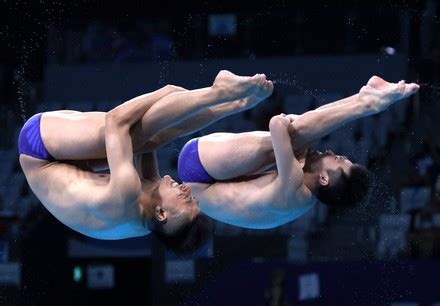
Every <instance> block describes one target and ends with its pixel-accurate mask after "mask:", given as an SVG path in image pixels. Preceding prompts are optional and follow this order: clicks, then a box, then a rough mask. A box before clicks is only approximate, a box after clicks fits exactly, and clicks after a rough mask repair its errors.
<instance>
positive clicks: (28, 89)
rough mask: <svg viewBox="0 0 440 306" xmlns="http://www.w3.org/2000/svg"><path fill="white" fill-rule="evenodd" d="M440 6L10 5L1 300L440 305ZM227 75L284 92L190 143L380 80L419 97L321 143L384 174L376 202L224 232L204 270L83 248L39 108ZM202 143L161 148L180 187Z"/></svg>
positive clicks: (156, 252)
mask: <svg viewBox="0 0 440 306" xmlns="http://www.w3.org/2000/svg"><path fill="white" fill-rule="evenodd" d="M134 3H135V4H134ZM439 6H440V4H439V3H438V1H437V0H420V1H412V2H406V1H396V2H393V1H370V2H369V3H368V4H363V3H361V2H357V1H355V2H353V3H350V4H343V3H342V2H341V1H337V2H336V1H335V2H331V1H328V2H323V1H321V2H314V1H308V2H298V1H262V0H255V1H253V2H247V1H219V2H211V1H191V2H172V1H168V0H161V1H158V2H141V1H136V2H128V1H127V3H126V2H123V3H119V2H118V3H115V4H110V1H106V2H105V1H72V3H68V2H65V3H64V2H63V1H59V2H58V1H42V0H41V1H20V2H14V1H6V0H5V1H2V2H1V3H0V16H1V18H0V135H1V137H0V305H104V304H107V305H152V306H158V305H270V306H278V305H283V306H285V305H394V306H397V305H400V306H403V305H405V306H416V305H420V306H422V305H440V291H439V289H438V285H437V282H436V279H437V276H438V275H437V274H438V273H439V272H440V262H439V261H438V258H439V257H440V196H439V190H440V176H439V175H440V142H439V137H440V135H439V133H438V131H439V124H440V120H439V119H440V118H439V115H438V114H439V106H440V105H439V103H438V98H439V90H440V84H439V81H440V79H439V77H440V74H439V67H440V23H439V18H440V17H439V16H440V15H439V14H440V7H439ZM221 69H228V70H231V71H233V72H234V73H236V74H240V75H253V74H255V73H265V74H266V75H267V77H268V79H271V80H273V81H274V83H275V91H274V94H273V95H272V96H271V97H270V98H269V99H268V101H265V102H263V103H262V104H260V105H259V106H257V107H256V108H254V109H253V110H250V111H246V112H243V113H240V114H237V115H233V116H231V117H229V118H226V119H224V120H222V121H219V122H218V123H216V124H213V125H212V126H210V127H208V128H206V129H203V130H202V131H201V132H199V133H197V134H194V135H192V136H191V137H195V136H200V135H203V134H209V133H212V132H215V131H230V132H242V131H250V130H267V129H268V122H269V119H270V118H271V116H273V115H276V114H279V113H280V112H285V113H297V114H300V113H303V112H305V111H307V110H310V109H313V108H316V107H318V106H320V105H322V104H325V103H328V102H332V101H335V100H338V99H340V98H342V97H345V96H348V95H352V94H355V93H356V92H358V91H359V89H360V88H361V87H362V85H364V84H366V82H367V81H368V79H369V78H370V77H371V76H372V75H379V76H381V77H383V78H385V79H386V80H389V81H393V82H397V81H399V80H401V79H405V80H407V81H408V82H417V83H419V84H420V85H421V88H420V91H419V93H418V94H417V95H415V96H414V97H411V98H410V99H407V100H405V101H402V102H401V103H397V104H396V105H394V106H393V107H391V108H390V109H389V110H388V111H386V112H383V113H381V114H379V115H375V116H372V117H368V118H365V119H362V120H359V121H356V122H353V123H352V124H349V125H347V126H345V127H344V128H343V129H341V130H339V131H337V132H335V133H333V134H331V135H329V136H327V137H325V138H323V139H322V140H321V141H320V142H319V143H317V144H316V147H317V148H328V149H332V150H334V151H335V152H340V153H341V154H344V155H346V156H347V157H349V158H350V159H352V160H354V161H357V162H359V163H362V164H365V165H366V166H368V168H369V169H370V170H372V171H373V172H374V173H375V175H376V177H377V180H376V184H375V189H374V193H373V195H372V198H371V200H370V202H369V203H368V204H367V205H365V206H362V207H359V208H357V209H354V210H353V211H350V212H348V213H344V214H341V213H337V212H333V211H329V210H328V209H327V207H326V206H324V205H316V207H315V208H314V209H313V210H311V211H309V212H308V213H307V214H305V215H304V216H302V217H301V218H300V219H298V220H296V221H294V222H291V223H289V224H286V225H284V226H281V227H278V228H274V229H272V230H249V229H243V228H238V227H233V226H229V225H227V224H223V223H220V222H217V230H216V234H215V236H214V237H213V239H212V241H210V242H209V243H208V244H207V245H206V246H204V247H203V248H202V249H201V250H199V251H198V252H197V253H196V254H194V256H192V257H190V258H178V257H175V256H173V255H172V254H170V253H168V252H167V251H165V250H164V248H163V247H162V246H161V245H160V244H159V243H158V242H157V241H155V239H154V238H153V237H149V236H147V237H143V238H137V239H127V240H123V241H99V240H95V239H92V238H88V237H85V236H82V235H80V234H78V233H76V232H73V231H72V230H70V229H68V228H67V227H65V226H64V225H62V224H61V223H60V222H59V221H57V220H56V219H55V218H54V217H53V216H51V215H50V213H49V212H48V211H47V210H46V209H45V208H44V207H43V206H42V205H41V204H40V203H39V201H38V199H37V198H36V197H35V196H34V195H33V193H32V192H31V190H30V189H29V187H28V185H27V183H26V181H25V178H24V175H23V173H22V172H21V169H20V166H19V163H18V155H17V136H18V132H19V130H20V128H21V126H22V125H23V124H24V122H25V120H26V119H28V118H29V117H30V116H31V115H32V114H34V113H36V112H41V111H49V110H59V109H74V110H80V111H92V110H99V111H108V110H109V109H111V108H113V107H115V106H116V105H118V104H120V103H122V102H124V101H126V100H128V99H130V98H132V97H134V96H137V95H140V94H143V93H146V92H149V91H153V90H155V89H157V88H159V87H161V86H164V85H166V84H175V85H179V86H183V87H186V88H188V89H194V88H199V87H205V86H209V85H211V83H212V81H213V79H214V77H215V75H216V73H217V72H218V71H219V70H221ZM188 139H189V138H188V137H187V138H183V139H179V140H178V141H175V142H173V143H171V144H169V145H167V146H165V147H163V148H162V149H161V150H160V151H159V157H160V161H159V162H160V169H161V173H162V174H170V175H172V176H174V177H177V175H176V174H177V173H176V163H177V157H178V154H179V150H180V149H181V147H182V146H183V144H184V143H185V142H186V141H187V140H188Z"/></svg>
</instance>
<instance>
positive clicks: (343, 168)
mask: <svg viewBox="0 0 440 306" xmlns="http://www.w3.org/2000/svg"><path fill="white" fill-rule="evenodd" d="M321 163H322V169H323V170H325V171H327V172H329V171H334V172H339V171H340V172H341V173H342V172H343V173H345V174H346V175H348V174H349V171H350V167H351V166H352V165H353V163H352V162H351V161H350V160H349V159H347V157H346V156H342V155H336V154H335V153H333V152H332V151H326V153H324V157H323V158H322V160H321Z"/></svg>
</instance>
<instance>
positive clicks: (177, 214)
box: [159, 175, 200, 233]
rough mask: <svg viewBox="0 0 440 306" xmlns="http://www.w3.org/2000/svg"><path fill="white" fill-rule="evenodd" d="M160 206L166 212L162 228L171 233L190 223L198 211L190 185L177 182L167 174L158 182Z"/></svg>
mask: <svg viewBox="0 0 440 306" xmlns="http://www.w3.org/2000/svg"><path fill="white" fill-rule="evenodd" d="M159 195H160V197H161V207H162V209H163V210H164V211H165V212H166V213H167V222H166V224H164V225H163V227H164V230H165V231H167V232H168V233H173V232H175V231H177V230H179V229H180V228H182V227H183V226H185V225H186V224H188V223H190V222H191V221H192V220H194V218H195V217H196V216H197V214H198V213H199V211H200V210H199V207H198V206H197V201H196V199H195V198H194V197H193V196H192V194H191V187H190V186H189V185H186V184H180V185H179V184H178V183H177V182H176V181H175V180H173V179H172V178H171V177H170V176H169V175H165V176H164V177H163V178H162V179H161V181H160V184H159Z"/></svg>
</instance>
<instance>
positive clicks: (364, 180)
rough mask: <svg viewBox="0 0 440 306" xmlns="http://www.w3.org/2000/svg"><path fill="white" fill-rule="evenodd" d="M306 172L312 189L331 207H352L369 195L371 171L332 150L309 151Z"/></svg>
mask: <svg viewBox="0 0 440 306" xmlns="http://www.w3.org/2000/svg"><path fill="white" fill-rule="evenodd" d="M303 169H304V173H305V174H306V175H307V176H308V177H309V181H308V184H309V186H308V187H309V188H310V190H312V192H313V193H314V195H315V196H316V197H317V198H318V199H319V200H320V201H321V202H322V203H324V204H327V205H329V206H331V207H334V208H350V207H353V206H355V205H356V204H358V203H360V202H362V201H363V200H365V199H366V198H367V197H368V195H369V194H370V190H371V185H372V175H371V172H370V171H368V170H367V169H366V168H365V167H364V166H362V165H359V164H353V163H352V162H351V161H350V160H349V159H347V158H346V157H345V156H341V155H336V154H335V153H333V152H332V151H330V150H327V151H325V152H324V153H322V152H319V151H310V152H309V153H308V154H307V157H306V162H305V165H304V168H303Z"/></svg>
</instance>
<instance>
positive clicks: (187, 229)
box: [147, 175, 213, 254]
mask: <svg viewBox="0 0 440 306" xmlns="http://www.w3.org/2000/svg"><path fill="white" fill-rule="evenodd" d="M197 204H198V203H197V200H196V199H195V198H194V197H193V196H192V194H191V188H190V187H189V186H188V185H186V184H178V183H177V182H176V181H174V180H173V179H172V178H171V177H170V176H168V175H166V176H164V177H163V178H162V179H161V180H160V182H159V185H158V186H157V187H156V188H155V189H154V191H153V196H152V204H151V207H150V209H151V218H149V220H148V221H147V226H148V228H149V229H150V230H151V231H152V232H153V233H154V234H155V235H156V237H157V238H158V239H159V240H160V241H161V242H162V243H164V244H165V246H166V247H167V248H169V249H171V250H172V251H174V252H175V253H176V254H189V253H192V252H194V251H195V250H197V249H198V248H199V247H200V246H201V245H202V244H203V243H205V242H206V240H207V239H209V238H210V237H211V235H212V232H213V222H212V220H211V219H210V218H208V217H207V216H206V215H205V214H203V213H201V212H200V209H199V207H198V205H197Z"/></svg>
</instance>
